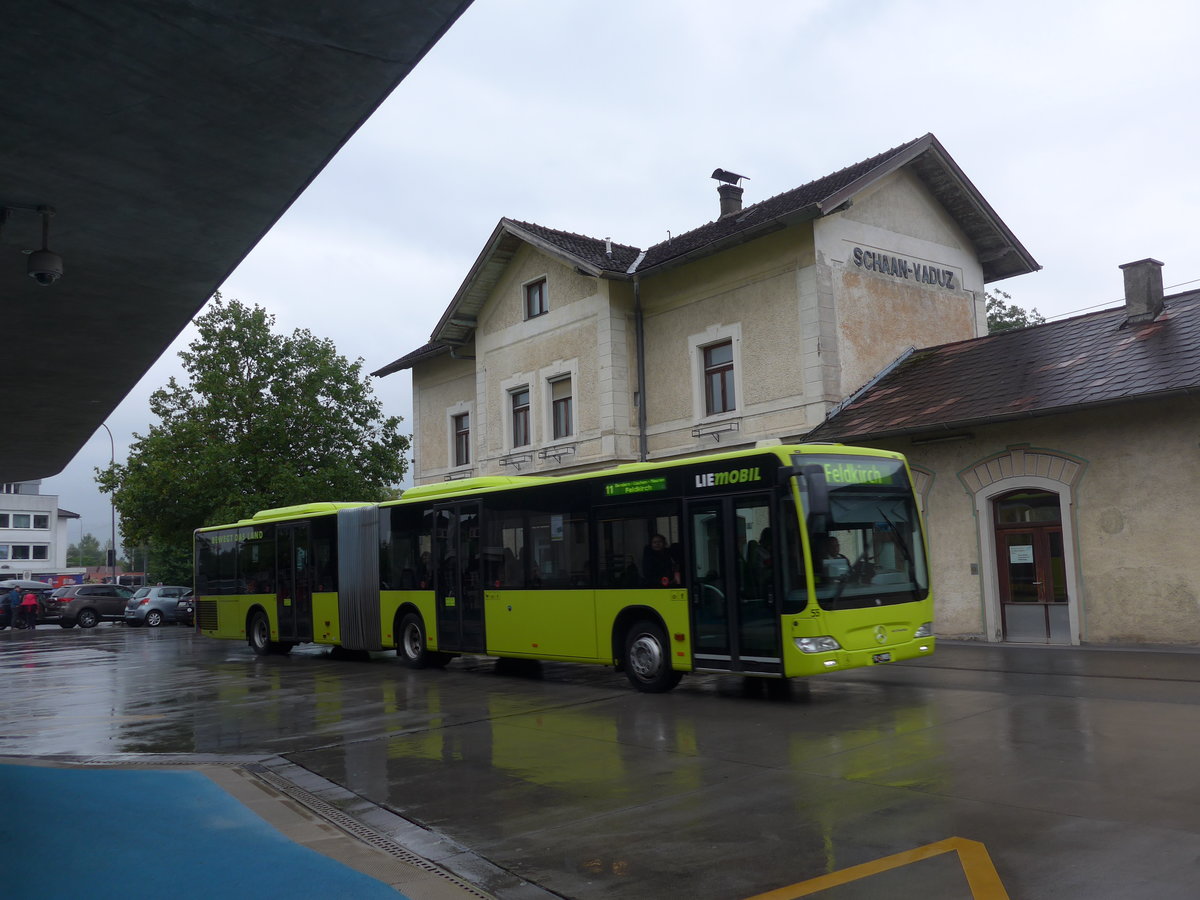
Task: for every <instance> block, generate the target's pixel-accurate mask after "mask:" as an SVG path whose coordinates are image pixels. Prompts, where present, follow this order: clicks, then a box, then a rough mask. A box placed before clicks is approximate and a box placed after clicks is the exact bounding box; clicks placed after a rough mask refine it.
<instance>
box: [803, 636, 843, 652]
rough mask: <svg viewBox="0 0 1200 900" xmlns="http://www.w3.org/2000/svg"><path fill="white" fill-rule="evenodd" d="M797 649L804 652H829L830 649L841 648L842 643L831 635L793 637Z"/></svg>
mask: <svg viewBox="0 0 1200 900" xmlns="http://www.w3.org/2000/svg"><path fill="white" fill-rule="evenodd" d="M793 640H794V641H795V642H796V649H798V650H800V652H802V653H828V652H829V651H830V650H841V649H842V645H841V644H839V643H838V642H837V641H836V640H835V639H833V638H831V637H829V635H823V636H822V637H802V638H793Z"/></svg>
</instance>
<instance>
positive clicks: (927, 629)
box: [913, 622, 933, 638]
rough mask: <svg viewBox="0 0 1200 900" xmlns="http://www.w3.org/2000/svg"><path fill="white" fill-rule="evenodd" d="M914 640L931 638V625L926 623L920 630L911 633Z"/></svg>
mask: <svg viewBox="0 0 1200 900" xmlns="http://www.w3.org/2000/svg"><path fill="white" fill-rule="evenodd" d="M913 637H914V638H923V637H933V623H932V622H926V623H925V624H924V625H922V626H921V627H920V628H918V629H917V630H916V631H914V632H913Z"/></svg>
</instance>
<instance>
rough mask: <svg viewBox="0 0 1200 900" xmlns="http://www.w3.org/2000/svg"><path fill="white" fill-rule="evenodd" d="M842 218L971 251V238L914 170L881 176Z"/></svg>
mask: <svg viewBox="0 0 1200 900" xmlns="http://www.w3.org/2000/svg"><path fill="white" fill-rule="evenodd" d="M842 217H843V218H846V219H849V220H851V221H853V222H858V223H859V224H862V225H866V226H870V227H873V228H879V229H881V230H883V231H885V232H889V233H891V234H897V235H905V236H907V237H911V238H913V239H915V240H918V241H921V242H924V243H929V244H941V245H942V246H945V247H950V248H952V249H954V250H960V251H967V252H970V251H971V242H970V239H969V238H968V237H967V236H966V235H965V234H964V233H963V230H962V229H961V228H960V227H959V226H958V224H957V223H956V222H955V221H954V219H953V218H952V217H951V216H950V214H949V213H948V212H947V211H946V208H945V207H944V206H942V204H941V203H940V202H939V201H938V200H937V198H936V197H934V196H933V194H932V193H930V191H929V188H927V187H926V186H925V184H924V183H923V182H922V181H921V180H920V179H919V178H917V176H916V175H915V174H914V173H913V172H912V171H910V170H907V169H902V170H900V171H899V172H894V173H893V174H891V175H889V176H887V177H886V178H884V179H881V180H880V181H879V182H877V183H876V184H873V185H871V186H869V187H868V188H867V189H866V190H864V191H863V192H862V193H861V194H859V195H858V196H856V197H855V198H854V202H853V204H851V206H850V208H849V209H847V210H846V211H845V212H844V213H842Z"/></svg>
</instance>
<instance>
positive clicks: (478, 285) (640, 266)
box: [372, 134, 1040, 375]
mask: <svg viewBox="0 0 1200 900" xmlns="http://www.w3.org/2000/svg"><path fill="white" fill-rule="evenodd" d="M906 166H910V167H911V169H912V171H913V172H914V173H915V174H916V175H917V177H919V178H921V179H922V181H923V182H924V183H925V184H926V186H927V187H928V188H929V190H930V191H931V192H932V193H933V195H934V197H935V198H937V200H938V201H939V202H940V203H942V205H943V206H944V207H945V209H946V210H947V212H948V213H949V214H950V215H951V216H952V217H953V218H954V219H955V221H957V222H958V224H959V226H960V227H961V228H962V229H963V231H964V233H965V234H966V235H967V237H968V238H969V240H971V242H972V243H973V245H974V246H975V249H976V251H977V253H978V255H979V258H980V260H981V263H982V265H983V273H984V281H985V282H991V281H994V280H997V279H1000V278H1008V277H1011V276H1013V275H1019V274H1023V273H1025V272H1032V271H1036V270H1037V269H1038V268H1040V267H1039V266H1038V264H1037V261H1036V260H1034V259H1033V257H1032V256H1030V255H1029V253H1028V251H1026V250H1025V248H1024V247H1023V246H1021V244H1020V242H1019V241H1018V240H1017V239H1016V237H1015V236H1014V235H1013V234H1012V233H1011V232H1010V231H1009V230H1008V227H1007V226H1006V225H1005V224H1004V223H1003V222H1002V221H1001V220H1000V218H999V217H998V216H997V215H996V214H995V212H994V211H993V210H992V208H991V207H990V206H989V205H988V203H987V201H986V200H985V199H984V198H983V197H982V195H980V194H979V192H978V191H977V190H976V189H975V187H974V186H973V185H972V184H971V183H970V181H969V180H968V179H967V177H966V176H965V175H964V174H963V173H962V171H961V170H960V169H959V168H958V166H957V165H956V164H955V162H954V160H952V159H951V158H950V156H949V154H947V153H946V152H945V149H944V148H943V147H942V145H941V144H940V143H939V142H938V140H937V138H935V137H934V136H933V135H932V134H925V135H922V136H921V137H919V138H917V139H916V140H912V141H909V142H907V143H905V144H901V145H900V146H898V147H893V148H892V149H891V150H887V151H885V152H883V153H879V154H877V155H875V156H872V157H871V158H870V159H865V160H863V161H862V162H859V163H855V164H854V165H852V166H847V167H846V168H844V169H841V170H839V171H837V172H834V173H833V174H831V175H826V176H825V177H823V178H818V179H817V180H815V181H810V182H808V183H807V184H804V185H801V186H800V187H798V188H794V189H792V190H790V191H785V192H784V193H782V194H777V195H776V196H774V197H771V198H769V199H767V200H763V201H762V202H761V203H755V204H753V205H752V206H748V207H746V208H745V209H742V210H739V211H738V212H736V213H731V214H729V215H726V216H723V217H721V218H720V219H717V220H716V221H714V222H709V223H708V224H706V225H702V226H700V227H699V228H695V229H693V230H692V231H688V232H684V233H683V234H680V235H677V236H675V237H673V238H671V239H670V240H668V241H664V242H662V243H659V244H655V245H654V246H653V247H650V248H649V249H648V250H646V251H645V252H643V251H642V250H641V249H639V248H638V247H633V246H630V245H629V244H619V243H614V242H612V241H611V240H608V239H602V238H594V237H588V236H586V235H581V234H576V233H574V232H570V231H561V230H559V229H555V228H547V227H546V226H544V225H538V224H535V223H533V222H520V221H517V220H515V219H507V218H505V219H501V220H500V223H499V224H498V225H497V226H496V229H495V231H493V233H492V236H491V238H490V239H489V241H488V243H487V245H486V246H485V247H484V249H483V251H482V252H481V253H480V255H479V257H478V258H477V259H476V260H475V264H474V265H473V266H472V268H471V271H470V272H469V273H468V274H467V277H466V278H465V279H464V281H463V283H462V285H461V286H460V287H459V289H458V292H457V293H456V294H455V296H454V298H453V299H452V300H451V301H450V304H449V306H447V308H446V311H445V312H444V313H443V315H442V318H441V320H440V321H439V322H438V324H437V326H436V327H435V328H434V330H433V334H432V335H431V336H430V341H431V343H430V344H428V345H426V346H425V347H422V348H420V349H418V350H416V351H414V352H413V353H410V354H408V355H406V356H404V357H401V358H400V359H398V360H396V361H395V362H392V363H389V364H388V365H386V366H384V367H383V368H381V369H379V370H378V371H376V372H374V373H372V374H375V375H387V374H390V373H392V372H396V371H399V370H400V369H405V368H409V367H410V366H411V365H412V364H413V363H416V362H420V361H421V360H422V359H425V358H428V356H429V355H433V354H432V353H430V351H431V349H432V348H434V347H442V348H443V350H444V349H445V348H446V347H447V346H449V345H459V344H465V343H468V342H469V341H470V340H471V339H472V337H473V332H474V322H475V320H476V318H477V316H478V315H479V313H480V311H481V310H482V308H483V306H484V304H485V303H486V301H487V297H488V296H489V294H490V292H491V290H492V289H493V288H494V287H495V285H496V284H497V283H498V280H499V278H500V277H501V274H502V272H503V270H504V268H505V267H506V266H507V265H508V262H509V261H510V260H511V258H512V255H513V253H515V252H516V249H517V247H518V246H519V244H520V243H521V242H527V243H530V244H532V245H534V246H540V247H541V248H542V249H543V250H545V251H549V252H551V253H553V254H557V255H559V256H561V257H562V258H563V259H564V260H565V261H566V262H567V263H568V264H573V265H576V266H578V267H579V268H581V269H582V270H584V271H587V272H588V274H592V275H597V276H600V277H611V278H616V279H626V280H627V279H630V278H631V277H632V276H633V275H635V274H647V275H648V274H650V273H652V272H653V271H654V270H656V269H662V268H666V267H670V266H673V265H677V264H681V263H684V262H686V261H688V260H690V259H693V258H696V257H700V256H705V255H708V254H710V253H716V252H719V251H720V250H723V249H725V248H727V247H731V246H733V245H735V244H737V243H739V242H742V241H748V240H752V239H754V238H757V237H760V236H762V235H765V234H768V233H770V232H771V231H774V230H777V229H781V228H785V227H787V226H788V225H792V224H796V223H799V222H803V221H807V220H810V219H816V218H819V217H820V216H823V215H827V214H829V213H831V212H834V211H836V210H838V209H840V208H841V205H842V204H843V203H845V202H846V201H848V200H850V199H852V197H853V196H854V195H855V193H856V192H858V191H860V190H862V189H864V188H865V187H866V186H868V185H869V184H871V183H872V182H873V181H874V180H876V179H879V178H882V177H884V176H886V175H888V174H890V173H891V172H894V171H896V170H897V169H900V168H904V167H906ZM610 252H611V255H610Z"/></svg>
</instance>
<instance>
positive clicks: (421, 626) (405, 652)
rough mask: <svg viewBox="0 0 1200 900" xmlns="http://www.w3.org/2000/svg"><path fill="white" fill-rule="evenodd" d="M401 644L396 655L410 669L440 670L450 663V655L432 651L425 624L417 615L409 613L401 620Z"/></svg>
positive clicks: (397, 647)
mask: <svg viewBox="0 0 1200 900" xmlns="http://www.w3.org/2000/svg"><path fill="white" fill-rule="evenodd" d="M399 634H400V642H399V644H397V646H396V655H397V656H399V657H400V660H401V661H402V662H403V663H404V664H405V665H406V666H408V667H409V668H410V669H440V668H441V667H442V666H444V665H446V663H448V662H450V655H449V654H448V653H439V652H438V651H436V650H430V649H429V648H428V646H427V642H426V640H425V622H424V621H422V619H421V617H420V616H419V615H417V614H416V613H408V614H406V615H405V616H404V618H403V619H401V620H400V628H399Z"/></svg>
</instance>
